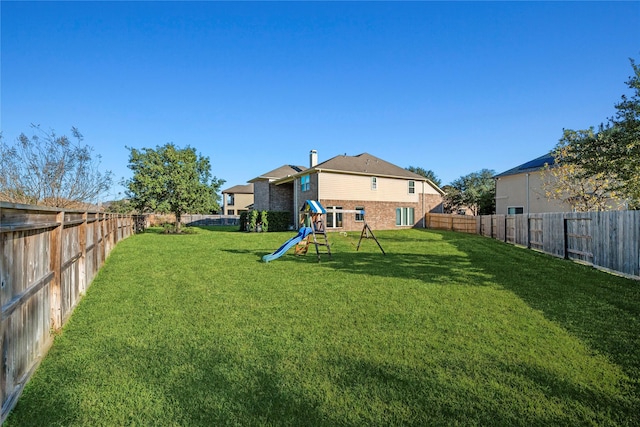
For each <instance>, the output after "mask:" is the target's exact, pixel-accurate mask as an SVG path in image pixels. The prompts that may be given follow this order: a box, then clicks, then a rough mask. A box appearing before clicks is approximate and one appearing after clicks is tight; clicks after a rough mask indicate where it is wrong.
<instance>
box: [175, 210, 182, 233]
mask: <svg viewBox="0 0 640 427" xmlns="http://www.w3.org/2000/svg"><path fill="white" fill-rule="evenodd" d="M181 219H182V214H181V213H180V212H176V233H180V224H181V222H182V221H181Z"/></svg>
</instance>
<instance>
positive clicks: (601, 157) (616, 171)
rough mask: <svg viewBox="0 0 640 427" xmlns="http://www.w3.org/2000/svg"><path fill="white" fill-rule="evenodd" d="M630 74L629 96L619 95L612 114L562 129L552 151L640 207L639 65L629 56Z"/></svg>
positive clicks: (628, 82)
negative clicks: (562, 152)
mask: <svg viewBox="0 0 640 427" xmlns="http://www.w3.org/2000/svg"><path fill="white" fill-rule="evenodd" d="M630 61H631V67H632V68H633V75H632V76H631V77H629V80H628V81H627V82H626V83H627V86H628V87H629V88H630V89H632V91H633V94H632V95H631V96H626V95H622V99H621V101H620V102H619V103H617V104H616V105H615V109H616V113H615V116H614V117H611V118H609V119H608V121H607V122H606V123H605V124H601V125H600V126H599V127H598V129H597V130H595V128H594V127H591V128H589V129H585V130H577V131H575V130H571V129H566V130H564V133H563V136H562V138H561V139H560V141H559V143H558V145H557V147H556V151H558V150H563V149H566V154H565V156H564V160H565V161H566V162H568V163H571V164H574V165H577V166H579V167H580V168H581V169H580V170H581V172H582V176H583V177H590V176H597V175H599V176H602V177H605V178H606V179H607V180H609V181H610V182H611V183H613V184H615V185H614V186H613V188H612V189H613V190H615V191H618V192H619V193H620V194H621V196H622V197H623V198H625V199H626V200H627V201H628V202H629V204H630V205H631V206H632V207H635V208H638V207H640V66H638V65H636V63H635V62H634V60H633V59H630Z"/></svg>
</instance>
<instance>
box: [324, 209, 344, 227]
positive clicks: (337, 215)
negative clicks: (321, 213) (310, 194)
mask: <svg viewBox="0 0 640 427" xmlns="http://www.w3.org/2000/svg"><path fill="white" fill-rule="evenodd" d="M332 210H340V211H341V210H342V206H329V207H327V214H326V215H327V221H326V227H327V228H342V227H343V224H344V222H343V217H342V212H331V211H332Z"/></svg>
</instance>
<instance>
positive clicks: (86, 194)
mask: <svg viewBox="0 0 640 427" xmlns="http://www.w3.org/2000/svg"><path fill="white" fill-rule="evenodd" d="M31 127H32V129H33V135H32V136H31V137H28V136H27V135H25V134H24V133H21V134H20V136H19V137H18V138H17V140H16V143H15V144H14V145H11V146H10V145H8V144H6V143H5V142H4V140H3V139H2V135H1V134H0V200H4V201H9V202H13V203H25V204H32V205H41V206H55V207H59V208H68V207H78V206H81V205H86V204H90V203H95V202H97V201H98V198H99V197H100V196H102V195H103V194H104V193H106V192H107V190H109V189H110V188H111V184H112V181H113V178H112V173H111V172H110V171H107V172H104V173H102V172H100V170H99V165H100V156H93V148H91V147H89V146H88V145H83V144H82V141H83V140H84V138H83V136H82V134H81V133H80V131H78V129H77V128H75V127H72V128H71V134H72V136H73V139H74V140H75V142H74V141H72V140H71V139H70V138H68V137H67V136H66V135H62V136H58V135H56V133H55V132H54V131H53V130H50V131H49V132H45V131H43V130H42V129H40V127H39V126H36V125H31Z"/></svg>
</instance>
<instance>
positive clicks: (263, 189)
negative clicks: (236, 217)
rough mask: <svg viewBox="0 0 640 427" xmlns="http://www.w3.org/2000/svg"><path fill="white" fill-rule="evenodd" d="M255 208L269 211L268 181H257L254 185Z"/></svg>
mask: <svg viewBox="0 0 640 427" xmlns="http://www.w3.org/2000/svg"><path fill="white" fill-rule="evenodd" d="M253 208H254V209H256V210H259V211H264V210H268V209H269V182H268V181H256V182H254V183H253Z"/></svg>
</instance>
